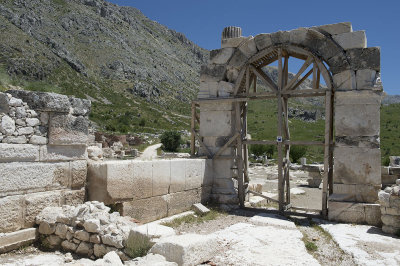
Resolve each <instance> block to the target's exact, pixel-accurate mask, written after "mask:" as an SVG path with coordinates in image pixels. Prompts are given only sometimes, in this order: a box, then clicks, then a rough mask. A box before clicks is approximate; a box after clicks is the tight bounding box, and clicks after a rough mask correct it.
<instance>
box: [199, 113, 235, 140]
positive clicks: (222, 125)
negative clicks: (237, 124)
mask: <svg viewBox="0 0 400 266" xmlns="http://www.w3.org/2000/svg"><path fill="white" fill-rule="evenodd" d="M232 116H233V115H232V112H231V111H203V110H202V109H201V111H200V124H201V125H202V126H201V127H200V136H203V137H208V136H209V137H212V136H229V135H231V132H232V126H233V122H234V121H233V117H232Z"/></svg>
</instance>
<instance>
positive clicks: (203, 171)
mask: <svg viewBox="0 0 400 266" xmlns="http://www.w3.org/2000/svg"><path fill="white" fill-rule="evenodd" d="M207 161H208V160H205V159H172V160H153V161H139V160H124V161H104V162H99V161H90V162H89V166H88V198H89V200H96V201H101V202H104V203H105V204H115V205H116V206H117V208H118V209H119V210H120V212H121V214H122V215H124V216H131V217H133V218H135V219H138V220H140V221H141V222H149V221H153V220H157V219H160V218H163V217H166V216H170V215H173V214H177V213H180V212H183V211H186V210H189V209H190V207H191V206H192V205H193V204H194V203H199V202H203V203H207V202H208V201H209V194H210V192H211V186H212V181H213V178H212V171H211V169H210V168H209V164H208V163H207Z"/></svg>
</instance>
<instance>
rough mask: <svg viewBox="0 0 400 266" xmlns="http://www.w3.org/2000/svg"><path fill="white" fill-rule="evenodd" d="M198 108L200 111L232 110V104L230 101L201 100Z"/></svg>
mask: <svg viewBox="0 0 400 266" xmlns="http://www.w3.org/2000/svg"><path fill="white" fill-rule="evenodd" d="M200 109H201V111H232V110H233V105H232V103H219V104H217V105H216V104H215V103H206V102H202V103H200Z"/></svg>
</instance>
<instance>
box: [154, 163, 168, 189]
mask: <svg viewBox="0 0 400 266" xmlns="http://www.w3.org/2000/svg"><path fill="white" fill-rule="evenodd" d="M152 167H153V189H152V191H153V193H152V194H153V196H159V195H165V194H168V191H169V187H170V184H171V175H172V169H171V161H170V160H157V161H153V165H152Z"/></svg>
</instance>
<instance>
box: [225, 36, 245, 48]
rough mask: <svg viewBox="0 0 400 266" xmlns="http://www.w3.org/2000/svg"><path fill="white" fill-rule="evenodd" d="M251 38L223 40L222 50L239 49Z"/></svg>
mask: <svg viewBox="0 0 400 266" xmlns="http://www.w3.org/2000/svg"><path fill="white" fill-rule="evenodd" d="M248 39H249V37H243V36H241V37H236V38H229V39H222V40H221V48H237V47H238V46H239V45H240V44H241V43H243V42H244V41H246V40H248Z"/></svg>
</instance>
